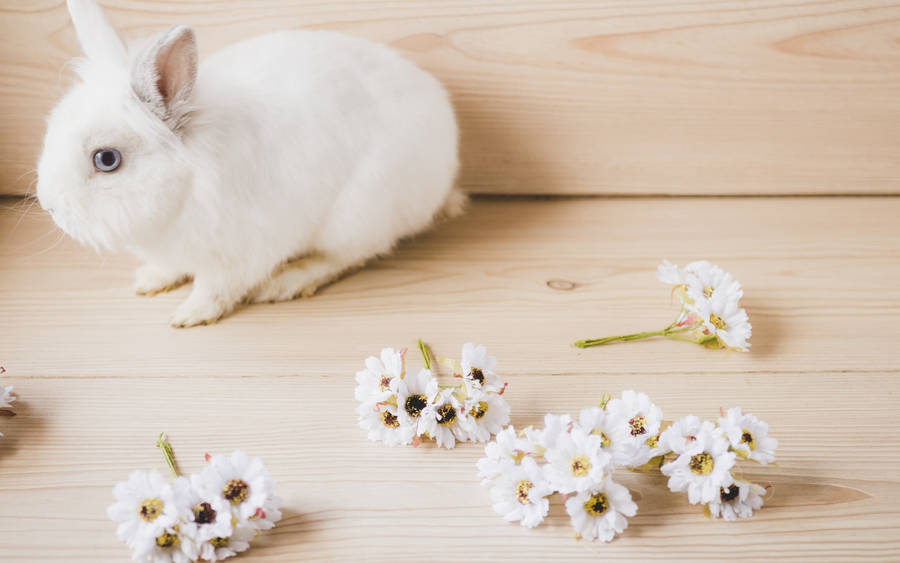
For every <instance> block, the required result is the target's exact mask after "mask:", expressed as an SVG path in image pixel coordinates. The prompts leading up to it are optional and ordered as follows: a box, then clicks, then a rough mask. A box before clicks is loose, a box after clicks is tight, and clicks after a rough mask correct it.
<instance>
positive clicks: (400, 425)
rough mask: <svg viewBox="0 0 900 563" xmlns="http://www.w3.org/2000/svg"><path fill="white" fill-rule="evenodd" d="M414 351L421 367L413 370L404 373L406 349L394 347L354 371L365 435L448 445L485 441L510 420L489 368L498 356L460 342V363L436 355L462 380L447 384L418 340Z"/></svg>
mask: <svg viewBox="0 0 900 563" xmlns="http://www.w3.org/2000/svg"><path fill="white" fill-rule="evenodd" d="M419 350H420V351H421V352H422V356H423V358H424V361H425V367H424V368H422V369H420V370H419V371H418V372H416V373H415V374H407V373H406V349H403V350H394V349H393V348H385V349H383V350H382V351H381V357H379V358H376V357H374V356H372V357H369V358H367V359H366V368H365V369H364V370H362V371H359V372H357V374H356V381H357V386H356V392H355V394H356V400H357V401H359V407H357V413H358V414H359V425H360V426H361V427H362V428H363V429H364V430H366V431H367V432H368V435H369V439H370V440H372V441H376V442H384V443H385V444H388V445H390V446H395V445H406V444H413V445H418V444H419V443H420V441H421V438H422V437H423V436H425V437H429V438H432V439H434V440H435V442H436V443H437V445H438V446H440V447H444V448H452V447H454V446H455V445H456V443H457V442H466V441H473V442H484V441H487V440H489V439H490V438H491V436H493V435H494V434H496V433H497V432H499V431H500V430H501V429H502V428H503V427H504V426H506V425H507V424H509V405H508V404H507V403H506V401H505V400H504V399H503V397H502V396H501V395H502V394H503V392H504V391H505V390H506V384H505V383H502V382H501V380H500V377H499V376H498V375H497V374H496V373H495V371H494V370H495V368H496V366H497V359H496V358H494V357H493V356H488V355H487V351H486V350H485V348H484V346H474V345H473V344H471V343H467V344H465V345H464V346H463V348H462V359H461V361H460V362H459V363H457V362H455V361H452V360H446V359H441V363H442V364H444V365H447V366H449V367H451V368H452V369H453V372H454V375H455V377H457V378H460V379H462V382H461V383H459V384H458V385H452V386H446V385H440V384H439V383H438V381H437V379H436V378H435V376H434V374H433V373H432V369H431V368H432V361H431V357H430V354H429V353H428V350H427V347H426V346H425V345H424V344H423V343H422V342H421V341H420V342H419Z"/></svg>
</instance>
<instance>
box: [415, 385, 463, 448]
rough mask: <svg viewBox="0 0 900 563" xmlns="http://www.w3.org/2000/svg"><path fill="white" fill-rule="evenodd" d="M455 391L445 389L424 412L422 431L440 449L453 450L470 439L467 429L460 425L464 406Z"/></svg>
mask: <svg viewBox="0 0 900 563" xmlns="http://www.w3.org/2000/svg"><path fill="white" fill-rule="evenodd" d="M454 391H455V390H454V389H444V390H443V391H441V392H440V393H438V395H437V397H435V399H434V401H433V402H432V403H431V404H429V405H428V406H427V407H425V409H424V410H423V411H422V430H423V432H424V433H425V434H426V435H428V436H430V437H431V438H433V439H434V441H435V442H437V445H438V447H441V448H453V447H454V446H455V445H456V442H465V441H466V440H467V439H469V434H468V432H467V431H466V428H464V427H463V425H462V424H461V423H460V411H461V409H462V404H461V403H460V401H459V399H457V397H456V395H455V394H454Z"/></svg>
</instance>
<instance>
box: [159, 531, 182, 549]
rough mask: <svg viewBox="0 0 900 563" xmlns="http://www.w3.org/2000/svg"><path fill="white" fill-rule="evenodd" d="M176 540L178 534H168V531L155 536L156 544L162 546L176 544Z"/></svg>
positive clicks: (166, 546)
mask: <svg viewBox="0 0 900 563" xmlns="http://www.w3.org/2000/svg"><path fill="white" fill-rule="evenodd" d="M178 541H179V540H178V536H176V535H175V534H170V533H169V532H163V533H162V534H161V535H159V536H156V545H158V546H159V547H162V548H168V547H172V546H174V545H175V544H177V543H178Z"/></svg>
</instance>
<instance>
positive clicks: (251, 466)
mask: <svg viewBox="0 0 900 563" xmlns="http://www.w3.org/2000/svg"><path fill="white" fill-rule="evenodd" d="M195 484H196V485H197V486H198V487H199V493H200V495H202V496H203V497H205V498H210V497H213V496H217V497H221V498H222V499H224V500H225V501H227V504H229V505H230V508H231V512H232V514H233V515H234V517H235V518H237V520H238V522H241V523H247V524H248V525H250V526H251V527H253V528H256V529H259V530H268V529H270V528H271V527H272V526H274V525H275V522H277V521H278V520H280V519H281V511H280V510H279V505H280V504H281V501H280V499H279V498H278V497H276V496H274V489H275V483H274V482H273V481H272V478H271V476H269V472H268V471H267V470H266V467H265V465H263V462H262V460H261V459H259V458H258V457H250V456H248V455H247V454H245V453H244V452H242V451H236V452H234V453H232V454H231V455H230V456H228V455H216V456H212V458H210V460H209V463H208V464H207V466H206V467H204V468H203V471H201V472H200V474H199V475H198V477H197V479H196V481H195Z"/></svg>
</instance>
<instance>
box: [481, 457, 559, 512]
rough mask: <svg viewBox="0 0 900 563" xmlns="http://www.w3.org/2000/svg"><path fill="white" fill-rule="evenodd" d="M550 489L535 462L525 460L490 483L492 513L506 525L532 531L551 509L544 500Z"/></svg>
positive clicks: (530, 459) (548, 502) (529, 459)
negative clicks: (516, 523) (518, 523)
mask: <svg viewBox="0 0 900 563" xmlns="http://www.w3.org/2000/svg"><path fill="white" fill-rule="evenodd" d="M551 494H553V489H552V488H551V487H550V485H549V484H548V483H547V481H546V479H545V478H544V472H543V471H541V468H540V467H538V465H537V463H535V461H534V459H532V458H530V457H526V458H524V459H523V460H522V463H521V464H520V465H513V466H510V467H509V468H508V470H507V471H505V472H504V473H503V474H501V475H500V476H498V477H497V478H496V479H494V480H493V481H491V499H492V500H493V502H494V510H495V511H496V512H497V514H499V515H501V516H503V519H504V520H506V521H507V522H517V521H518V522H521V524H522V526H525V527H527V528H533V527H535V526H537V525H538V524H540V523H541V522H543V521H544V517H545V516H546V515H547V511H548V510H549V509H550V501H549V500H547V496H548V495H551Z"/></svg>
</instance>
